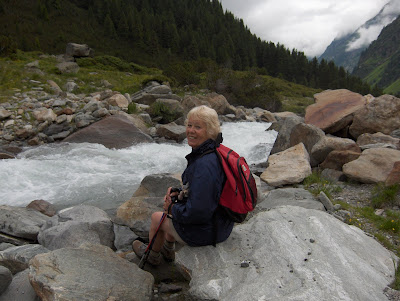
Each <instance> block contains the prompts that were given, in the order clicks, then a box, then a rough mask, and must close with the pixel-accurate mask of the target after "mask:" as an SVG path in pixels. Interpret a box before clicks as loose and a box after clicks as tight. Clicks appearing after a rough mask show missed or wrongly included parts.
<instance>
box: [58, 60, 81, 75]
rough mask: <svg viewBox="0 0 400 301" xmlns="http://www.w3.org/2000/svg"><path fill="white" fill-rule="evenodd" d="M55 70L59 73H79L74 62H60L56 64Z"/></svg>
mask: <svg viewBox="0 0 400 301" xmlns="http://www.w3.org/2000/svg"><path fill="white" fill-rule="evenodd" d="M57 69H58V70H59V71H60V72H61V73H77V72H78V71H79V65H78V64H77V63H75V62H62V63H59V64H57Z"/></svg>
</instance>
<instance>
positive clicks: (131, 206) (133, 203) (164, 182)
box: [115, 174, 181, 239]
mask: <svg viewBox="0 0 400 301" xmlns="http://www.w3.org/2000/svg"><path fill="white" fill-rule="evenodd" d="M180 186H181V181H180V179H179V177H178V176H177V175H171V174H156V175H148V176H146V177H145V178H144V179H143V180H142V182H141V183H140V186H139V188H138V189H137V190H136V191H135V193H134V194H133V196H132V198H131V199H129V200H128V201H126V202H125V203H123V204H122V205H121V206H119V207H118V209H117V214H116V217H115V221H116V222H117V223H119V224H121V225H126V226H128V227H130V228H131V229H132V230H133V231H134V232H135V234H137V235H139V236H140V237H142V238H144V239H146V238H148V232H149V229H150V217H151V214H152V213H153V212H155V211H162V206H163V204H164V200H163V198H164V196H165V193H166V192H167V189H168V187H180Z"/></svg>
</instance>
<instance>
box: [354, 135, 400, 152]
mask: <svg viewBox="0 0 400 301" xmlns="http://www.w3.org/2000/svg"><path fill="white" fill-rule="evenodd" d="M377 143H387V144H392V145H394V146H395V148H397V149H400V139H399V138H395V137H392V136H390V135H385V134H383V133H381V132H378V133H374V134H370V133H365V134H362V135H360V136H359V137H358V138H357V144H358V145H359V146H363V145H368V144H377Z"/></svg>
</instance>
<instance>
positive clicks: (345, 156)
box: [319, 150, 361, 171]
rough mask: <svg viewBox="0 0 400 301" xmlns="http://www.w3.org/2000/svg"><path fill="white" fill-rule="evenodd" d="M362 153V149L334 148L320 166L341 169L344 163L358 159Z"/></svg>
mask: <svg viewBox="0 0 400 301" xmlns="http://www.w3.org/2000/svg"><path fill="white" fill-rule="evenodd" d="M360 155H361V151H354V150H334V151H331V152H330V153H329V154H328V156H326V158H325V160H324V161H323V162H322V163H321V164H320V165H319V166H320V167H321V168H323V169H333V170H338V171H341V170H342V168H343V165H344V164H346V163H349V162H351V161H354V160H357V159H358V158H359V157H360Z"/></svg>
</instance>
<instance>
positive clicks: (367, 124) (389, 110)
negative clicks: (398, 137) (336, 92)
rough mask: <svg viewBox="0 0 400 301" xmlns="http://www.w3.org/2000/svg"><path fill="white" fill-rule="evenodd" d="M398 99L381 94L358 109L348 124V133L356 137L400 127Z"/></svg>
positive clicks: (388, 133) (387, 132)
mask: <svg viewBox="0 0 400 301" xmlns="http://www.w3.org/2000/svg"><path fill="white" fill-rule="evenodd" d="M399 116H400V99H399V98H397V97H395V96H392V95H382V96H380V97H377V98H375V99H374V101H372V102H370V103H368V104H367V105H366V106H365V107H364V108H363V109H362V110H359V111H358V112H357V113H356V114H355V115H354V119H353V123H352V124H351V126H350V134H351V135H352V136H353V137H355V138H358V136H360V135H361V134H364V133H371V134H373V133H377V132H381V133H383V134H386V135H390V133H391V132H392V131H394V130H396V129H399V128H400V118H399Z"/></svg>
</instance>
